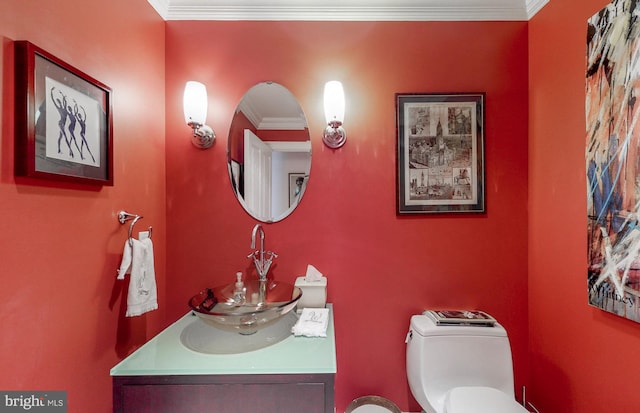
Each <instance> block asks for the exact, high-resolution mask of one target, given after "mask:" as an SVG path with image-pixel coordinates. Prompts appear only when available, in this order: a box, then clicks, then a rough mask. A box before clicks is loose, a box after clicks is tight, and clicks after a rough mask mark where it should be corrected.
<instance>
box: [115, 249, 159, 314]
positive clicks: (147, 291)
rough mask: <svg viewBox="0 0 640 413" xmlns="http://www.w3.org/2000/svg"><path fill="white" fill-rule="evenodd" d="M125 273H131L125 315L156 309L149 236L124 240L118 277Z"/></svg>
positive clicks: (153, 270)
mask: <svg viewBox="0 0 640 413" xmlns="http://www.w3.org/2000/svg"><path fill="white" fill-rule="evenodd" d="M125 274H131V278H130V279H129V293H128V294H127V314H126V316H127V317H133V316H137V315H141V314H144V313H146V312H147V311H152V310H155V309H157V308H158V293H157V291H156V274H155V268H154V265H153V243H152V242H151V238H145V239H143V240H142V241H139V240H137V239H133V238H132V239H130V240H127V241H125V243H124V251H123V252H122V263H121V264H120V269H119V270H118V279H119V280H123V279H124V275H125Z"/></svg>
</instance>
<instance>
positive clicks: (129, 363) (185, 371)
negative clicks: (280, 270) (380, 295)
mask: <svg viewBox="0 0 640 413" xmlns="http://www.w3.org/2000/svg"><path fill="white" fill-rule="evenodd" d="M327 308H329V325H328V328H327V337H313V338H310V337H295V336H293V335H291V336H288V337H287V338H285V339H284V340H282V341H280V342H278V343H276V344H272V345H270V346H268V347H265V348H262V349H258V350H254V351H249V352H245V353H238V354H205V353H200V352H197V351H193V350H191V349H189V348H187V347H185V346H184V345H183V344H182V342H181V341H180V335H181V333H182V331H183V330H184V329H185V328H186V327H187V326H189V325H191V324H193V323H202V321H200V320H199V318H198V317H197V316H195V315H194V314H193V313H192V312H189V313H187V314H186V315H185V316H183V317H182V318H180V319H179V320H178V321H176V322H175V323H173V324H172V325H170V326H169V327H167V328H166V329H165V330H163V331H162V332H161V333H159V334H158V335H157V336H155V337H154V338H152V339H151V340H150V341H148V342H147V343H145V344H144V345H143V346H142V347H140V348H139V349H138V350H136V351H135V352H134V353H132V354H131V355H129V356H128V357H127V358H125V359H124V360H122V361H121V362H120V363H118V364H117V365H116V366H114V367H113V368H112V369H111V375H112V376H151V375H154V376H155V375H207V374H313V373H327V374H332V373H336V370H337V366H336V348H335V335H334V326H333V306H332V305H331V304H327ZM211 328H214V327H211Z"/></svg>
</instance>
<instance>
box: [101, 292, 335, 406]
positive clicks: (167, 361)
mask: <svg viewBox="0 0 640 413" xmlns="http://www.w3.org/2000/svg"><path fill="white" fill-rule="evenodd" d="M327 307H328V308H329V309H330V317H329V326H328V328H327V337H326V338H307V337H293V336H290V337H287V338H286V339H284V340H282V341H281V342H279V343H276V344H273V345H271V346H269V347H265V348H262V349H259V350H255V351H250V352H246V353H238V354H204V353H200V352H197V351H193V350H190V349H188V348H187V347H185V346H184V345H183V344H182V342H181V341H180V334H181V332H182V331H183V330H184V329H185V328H186V327H187V326H189V325H190V324H191V323H194V322H198V319H197V317H195V316H193V315H192V314H191V313H189V314H186V315H185V316H184V317H182V318H181V319H179V320H178V321H176V322H175V323H174V324H172V325H171V326H169V327H168V328H167V329H165V330H164V331H162V332H161V333H160V334H158V335H157V336H156V337H154V338H153V339H151V340H150V341H149V342H147V343H145V344H144V345H143V346H142V347H140V348H139V349H138V350H136V351H135V352H134V353H132V354H131V355H130V356H129V357H127V358H126V359H124V360H122V361H121V362H120V363H119V364H118V365H116V366H115V367H113V368H112V369H111V376H112V381H113V411H114V413H146V412H149V413H151V412H153V413H165V412H166V413H191V412H194V413H227V412H228V413H301V412H304V413H334V377H335V373H336V370H337V369H336V353H335V338H334V337H335V336H334V329H333V308H332V306H331V305H330V304H329V305H327Z"/></svg>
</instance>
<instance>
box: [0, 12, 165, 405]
mask: <svg viewBox="0 0 640 413" xmlns="http://www.w3.org/2000/svg"><path fill="white" fill-rule="evenodd" d="M13 40H29V41H31V42H33V43H34V44H36V45H38V46H40V47H42V48H43V49H45V50H47V51H48V52H50V53H52V54H53V55H55V56H57V57H59V58H61V59H62V60H64V61H66V62H67V63H69V64H71V65H73V66H75V67H76V68H78V69H80V70H82V71H83V72H85V73H88V74H90V75H91V76H93V77H95V78H96V79H98V80H100V81H101V82H103V83H105V84H107V85H109V86H110V87H111V88H112V89H113V145H114V179H115V185H114V186H113V187H104V188H102V187H91V186H86V185H77V184H76V185H74V184H65V183H45V182H42V181H38V180H33V179H24V178H23V179H19V178H15V177H14V174H13V168H14V160H13V150H14V141H13V139H14V137H13V135H14V128H15V125H14V121H13V117H14V105H13V101H14V93H15V90H14V86H13V79H14V69H13V65H14V47H13ZM0 41H1V42H2V53H1V54H0V70H1V72H0V79H1V81H0V96H2V98H1V100H0V148H1V151H0V154H1V155H0V217H1V219H0V263H1V264H0V328H1V329H2V332H1V333H0V366H1V367H0V389H2V390H67V391H68V401H69V404H68V411H69V412H77V413H80V412H101V413H107V412H111V411H112V410H111V378H110V377H109V369H110V368H111V367H112V366H114V365H115V364H116V363H117V361H118V360H119V359H120V358H121V357H123V356H125V355H126V354H128V353H129V352H130V351H132V350H133V349H134V348H136V347H137V346H139V345H140V344H141V343H144V342H145V341H147V340H148V339H149V338H150V337H151V336H152V335H153V334H155V333H156V332H158V331H159V330H160V329H161V328H162V327H164V326H165V325H166V324H165V320H166V318H165V314H164V313H165V309H166V302H165V298H164V296H165V294H164V291H165V287H166V280H165V257H166V253H167V251H166V245H165V241H164V239H165V237H166V225H165V216H166V213H165V204H166V199H165V160H164V159H165V143H164V131H165V125H164V109H165V104H164V22H163V21H162V20H161V19H160V18H159V17H158V15H157V14H156V13H155V11H154V10H153V9H152V8H151V6H149V4H148V3H147V2H146V1H130V0H112V1H109V2H103V1H98V0H86V1H81V2H78V1H55V2H50V1H44V2H43V1H36V0H3V1H2V2H0ZM150 96H151V97H152V98H150ZM120 209H127V210H129V211H130V212H134V213H139V214H143V215H144V219H143V220H142V221H140V224H138V225H140V228H138V229H137V230H143V229H144V228H146V226H148V225H152V226H153V228H154V229H153V239H154V241H155V252H156V272H157V278H158V288H159V299H160V308H161V309H160V310H158V311H155V312H153V313H150V314H148V315H145V316H142V317H138V318H134V319H126V318H125V317H124V310H125V308H124V306H123V304H124V302H125V299H126V284H125V283H124V282H122V281H116V268H117V267H118V264H119V259H120V256H121V254H122V246H123V243H124V242H125V240H126V237H127V227H126V226H121V225H120V224H119V223H118V221H117V219H116V216H117V212H118V211H119V210H120Z"/></svg>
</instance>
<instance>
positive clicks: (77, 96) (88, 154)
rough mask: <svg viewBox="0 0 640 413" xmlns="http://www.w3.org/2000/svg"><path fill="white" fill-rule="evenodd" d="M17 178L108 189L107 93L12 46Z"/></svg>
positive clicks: (33, 49)
mask: <svg viewBox="0 0 640 413" xmlns="http://www.w3.org/2000/svg"><path fill="white" fill-rule="evenodd" d="M15 76H16V82H15V87H16V89H15V119H16V123H15V154H16V157H15V172H16V175H17V176H26V177H31V178H43V179H54V180H59V181H70V182H77V183H83V184H90V185H108V186H111V185H113V138H112V114H111V89H110V88H109V87H108V86H106V85H105V84H103V83H101V82H99V81H97V80H96V79H94V78H92V77H91V76H89V75H87V74H85V73H83V72H81V71H80V70H78V69H76V68H74V67H73V66H71V65H69V64H67V63H65V62H63V61H62V60H60V59H58V58H56V57H55V56H53V55H51V54H50V53H48V52H46V51H44V50H43V49H41V48H39V47H37V46H36V45H34V44H32V43H30V42H28V41H17V42H15Z"/></svg>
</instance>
